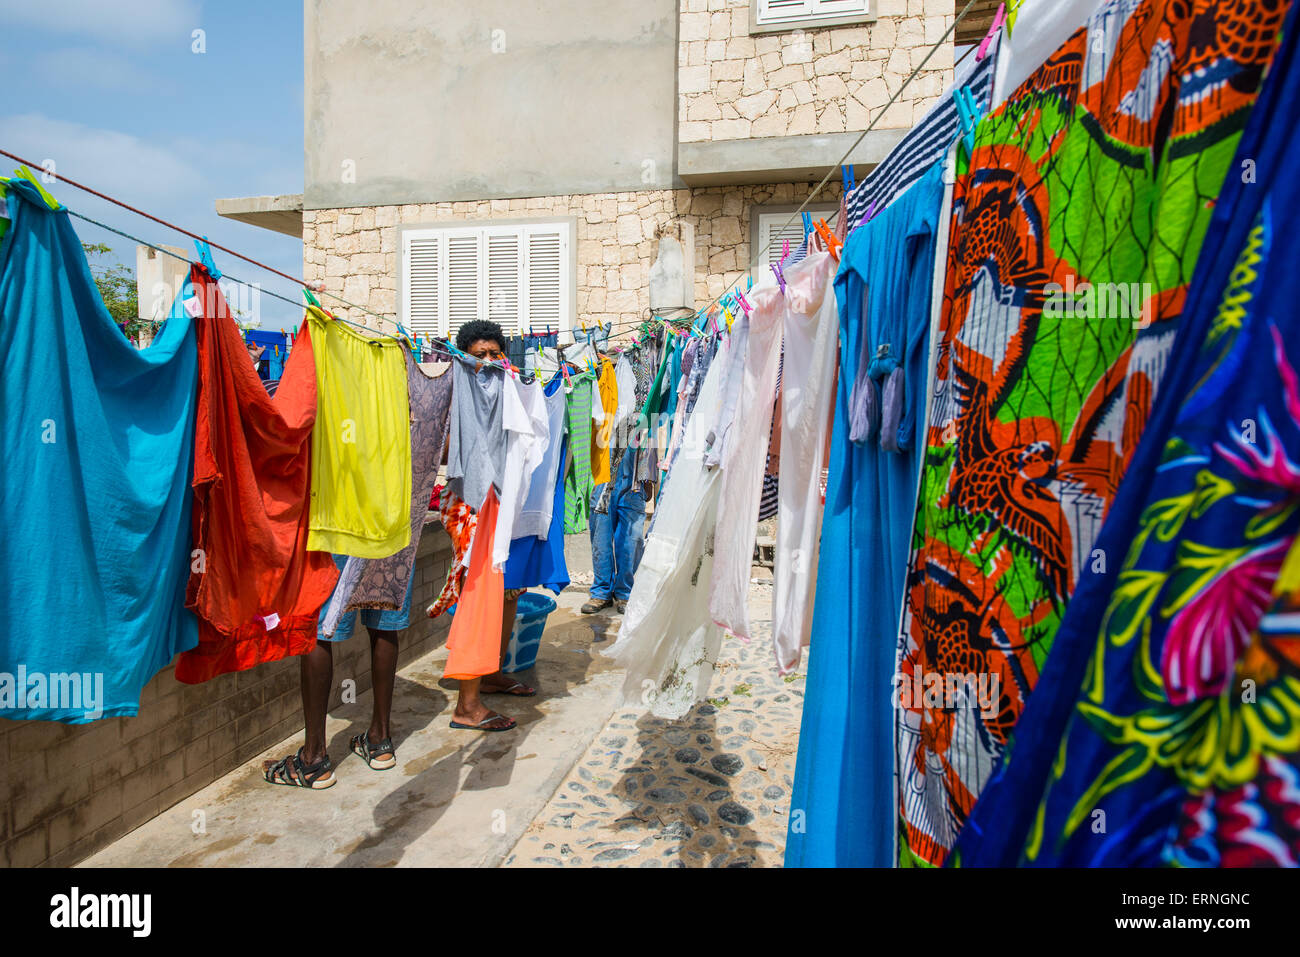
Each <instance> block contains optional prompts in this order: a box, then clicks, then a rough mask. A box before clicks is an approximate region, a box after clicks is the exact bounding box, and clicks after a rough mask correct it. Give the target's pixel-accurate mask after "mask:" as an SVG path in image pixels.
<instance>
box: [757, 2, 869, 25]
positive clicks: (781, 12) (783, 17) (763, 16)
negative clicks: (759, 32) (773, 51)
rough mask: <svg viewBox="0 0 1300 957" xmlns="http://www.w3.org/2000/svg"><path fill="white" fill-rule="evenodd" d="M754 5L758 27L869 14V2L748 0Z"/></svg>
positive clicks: (814, 21)
mask: <svg viewBox="0 0 1300 957" xmlns="http://www.w3.org/2000/svg"><path fill="white" fill-rule="evenodd" d="M750 2H751V3H753V4H754V5H755V8H756V9H755V17H754V19H755V21H756V22H757V23H758V24H759V25H760V26H766V25H768V24H772V23H791V24H794V23H801V22H804V21H809V22H811V23H813V24H814V25H815V23H816V21H817V20H831V19H835V18H839V17H853V16H862V17H865V16H866V15H867V14H869V13H870V12H871V0H750Z"/></svg>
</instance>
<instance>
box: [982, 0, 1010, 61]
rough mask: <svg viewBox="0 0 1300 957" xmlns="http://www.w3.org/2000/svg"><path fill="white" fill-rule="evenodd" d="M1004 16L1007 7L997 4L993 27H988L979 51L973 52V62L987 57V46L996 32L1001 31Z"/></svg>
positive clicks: (1003, 4)
mask: <svg viewBox="0 0 1300 957" xmlns="http://www.w3.org/2000/svg"><path fill="white" fill-rule="evenodd" d="M1006 16H1007V5H1006V4H1005V3H999V4H998V12H997V13H995V14H994V15H993V25H992V26H991V27H989V32H988V33H986V34H985V35H984V39H983V40H981V41H980V45H979V49H978V50H976V51H975V61H976V62H977V63H978V62H979V61H980V60H982V59H984V57H986V56H987V55H988V52H989V44H991V43H992V42H993V38H994V37H995V36H996V35H997V32H998V30H999V29H1001V27H1002V21H1003V20H1005V19H1006Z"/></svg>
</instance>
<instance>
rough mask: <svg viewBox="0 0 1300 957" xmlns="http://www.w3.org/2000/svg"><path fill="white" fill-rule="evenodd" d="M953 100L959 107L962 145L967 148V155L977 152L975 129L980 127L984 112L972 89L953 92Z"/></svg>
mask: <svg viewBox="0 0 1300 957" xmlns="http://www.w3.org/2000/svg"><path fill="white" fill-rule="evenodd" d="M952 95H953V99H954V101H955V103H956V105H957V117H958V120H959V121H960V122H961V143H962V145H964V146H965V147H966V155H967V156H970V155H971V153H972V152H974V150H975V127H976V126H978V125H979V121H980V117H981V116H982V111H981V110H980V107H979V104H978V103H977V102H975V95H974V94H973V93H971V91H970V87H968V86H960V87H958V88H957V89H955V90H953V93H952Z"/></svg>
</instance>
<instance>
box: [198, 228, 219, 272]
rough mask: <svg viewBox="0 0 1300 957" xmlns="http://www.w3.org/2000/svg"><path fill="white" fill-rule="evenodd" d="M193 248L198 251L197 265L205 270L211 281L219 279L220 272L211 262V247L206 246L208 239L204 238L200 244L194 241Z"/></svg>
mask: <svg viewBox="0 0 1300 957" xmlns="http://www.w3.org/2000/svg"><path fill="white" fill-rule="evenodd" d="M194 248H195V249H197V250H198V251H199V265H200V266H202V267H203V268H204V269H206V270H207V271H208V275H209V276H211V277H212V278H213V279H220V278H221V270H220V269H218V268H217V264H216V263H215V262H213V261H212V247H211V246H209V245H208V237H207V236H204V237H203V241H202V242H199V241H198V240H197V239H196V240H194Z"/></svg>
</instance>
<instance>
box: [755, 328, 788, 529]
mask: <svg viewBox="0 0 1300 957" xmlns="http://www.w3.org/2000/svg"><path fill="white" fill-rule="evenodd" d="M784 371H785V350H784V349H782V350H781V358H780V360H779V361H778V362H777V366H776V401H778V402H780V401H781V373H782V372H784ZM775 431H776V416H775V415H774V416H773V417H772V428H771V429H769V430H768V433H767V468H771V467H772V434H773V433H774V432H775ZM780 451H781V450H780V449H778V450H777V454H778V455H779V454H780ZM776 506H777V480H776V476H775V475H769V474H768V473H767V472H766V471H764V472H763V494H762V497H761V498H760V499H759V500H758V520H759V521H760V522H766V521H767V520H768V519H769V518H776Z"/></svg>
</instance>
